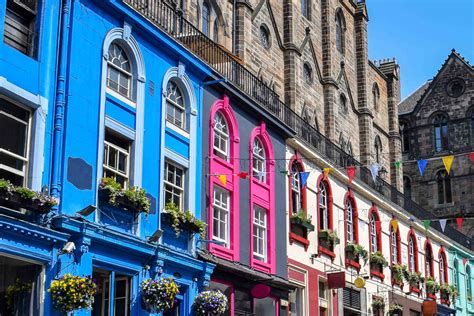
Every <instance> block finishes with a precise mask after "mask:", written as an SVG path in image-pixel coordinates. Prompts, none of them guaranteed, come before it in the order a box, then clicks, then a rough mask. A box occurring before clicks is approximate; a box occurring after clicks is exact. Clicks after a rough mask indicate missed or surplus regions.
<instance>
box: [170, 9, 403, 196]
mask: <svg viewBox="0 0 474 316" xmlns="http://www.w3.org/2000/svg"><path fill="white" fill-rule="evenodd" d="M170 1H173V0H170ZM176 1H177V0H176ZM176 1H175V2H176ZM177 5H178V6H180V7H181V8H182V10H183V15H184V16H185V17H186V18H187V19H189V20H190V21H193V23H194V24H195V26H197V27H198V28H199V29H200V30H201V31H202V32H203V33H205V34H206V35H208V36H209V37H211V38H213V39H214V40H215V41H217V42H218V43H219V44H220V45H222V46H223V47H225V48H226V49H227V50H228V51H231V52H232V53H233V54H235V55H236V57H237V58H238V60H240V61H241V62H242V64H244V65H245V66H246V67H247V68H248V69H249V70H250V71H251V72H252V73H253V74H255V75H257V76H258V77H259V78H260V79H261V80H262V81H264V82H265V83H266V84H267V85H268V86H270V87H271V88H272V89H273V90H274V91H275V92H276V94H277V95H278V96H279V98H280V100H282V101H284V102H285V103H286V104H287V105H288V106H290V107H291V108H292V109H293V110H294V111H295V112H296V113H297V114H299V115H300V116H301V117H303V118H304V119H305V120H306V121H308V122H311V123H312V125H313V126H314V127H315V128H316V129H318V131H320V132H321V133H322V134H323V135H325V136H326V137H327V138H329V139H330V140H331V141H333V142H335V143H337V144H338V145H339V146H340V147H341V148H342V149H343V150H344V151H346V152H347V153H349V154H351V155H353V156H354V157H356V159H357V160H359V161H360V162H361V163H362V164H364V165H370V164H372V163H375V162H377V163H379V165H380V169H383V170H385V171H387V173H385V172H382V173H381V175H384V177H385V180H386V181H387V182H390V183H392V184H395V185H396V186H398V188H400V189H401V185H402V183H401V172H402V170H401V169H395V168H394V167H393V163H391V162H394V161H396V160H399V159H400V138H399V135H398V120H397V115H395V114H396V113H397V105H398V102H399V99H400V88H399V67H398V65H397V63H396V61H395V60H394V59H393V60H392V59H390V60H382V61H379V62H371V61H369V60H368V38H367V26H368V13H367V8H366V5H365V1H353V0H342V1H340V0H317V1H316V0H298V1H296V0H245V1H244V0H234V1H227V0H185V1H181V2H179V3H178V4H177ZM391 114H392V115H391ZM377 152H378V153H377Z"/></svg>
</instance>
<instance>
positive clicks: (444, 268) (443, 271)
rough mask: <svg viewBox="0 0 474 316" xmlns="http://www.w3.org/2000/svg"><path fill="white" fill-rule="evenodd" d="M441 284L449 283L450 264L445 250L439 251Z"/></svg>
mask: <svg viewBox="0 0 474 316" xmlns="http://www.w3.org/2000/svg"><path fill="white" fill-rule="evenodd" d="M439 283H440V284H445V283H448V262H447V260H446V253H445V252H444V249H443V248H441V249H440V251H439Z"/></svg>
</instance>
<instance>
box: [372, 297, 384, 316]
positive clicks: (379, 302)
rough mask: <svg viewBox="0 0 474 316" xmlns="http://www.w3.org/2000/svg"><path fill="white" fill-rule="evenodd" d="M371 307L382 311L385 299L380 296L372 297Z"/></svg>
mask: <svg viewBox="0 0 474 316" xmlns="http://www.w3.org/2000/svg"><path fill="white" fill-rule="evenodd" d="M372 309H373V311H374V312H382V313H383V311H384V309H385V301H384V299H383V298H381V297H374V298H373V299H372Z"/></svg>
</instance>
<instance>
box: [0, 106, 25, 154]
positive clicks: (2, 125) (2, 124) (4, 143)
mask: <svg viewBox="0 0 474 316" xmlns="http://www.w3.org/2000/svg"><path fill="white" fill-rule="evenodd" d="M27 128H28V126H27V124H26V123H25V122H23V121H19V120H16V119H14V118H11V117H9V116H7V115H5V114H3V113H1V112H0V135H2V137H0V148H3V149H6V150H8V151H9V152H12V153H14V154H16V155H19V156H22V157H24V156H25V155H26V144H27V132H28V131H27Z"/></svg>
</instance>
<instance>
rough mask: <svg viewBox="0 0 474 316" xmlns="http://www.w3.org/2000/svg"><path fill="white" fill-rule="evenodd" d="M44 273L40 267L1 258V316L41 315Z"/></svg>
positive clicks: (4, 257)
mask: <svg viewBox="0 0 474 316" xmlns="http://www.w3.org/2000/svg"><path fill="white" fill-rule="evenodd" d="M42 272H43V267H42V266H40V265H37V264H34V263H30V262H27V261H23V260H19V259H14V258H11V257H6V256H0V293H1V299H0V302H2V303H0V315H40V314H41V304H42V302H43V300H42V297H41V293H43V288H44V285H43V280H44V275H43V273H42ZM48 286H49V284H48ZM12 289H13V291H12ZM7 296H9V297H11V300H7Z"/></svg>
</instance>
